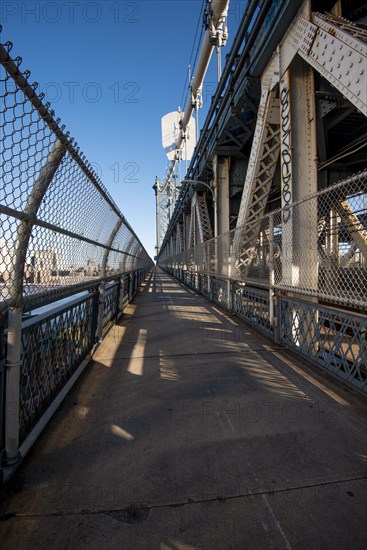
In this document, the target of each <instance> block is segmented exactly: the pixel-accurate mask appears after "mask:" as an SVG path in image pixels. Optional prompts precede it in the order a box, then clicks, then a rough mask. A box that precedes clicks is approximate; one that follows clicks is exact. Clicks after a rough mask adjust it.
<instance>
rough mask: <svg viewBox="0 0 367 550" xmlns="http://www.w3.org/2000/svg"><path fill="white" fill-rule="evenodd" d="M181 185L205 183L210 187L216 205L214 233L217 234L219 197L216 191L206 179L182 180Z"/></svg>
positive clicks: (206, 186) (204, 184)
mask: <svg viewBox="0 0 367 550" xmlns="http://www.w3.org/2000/svg"><path fill="white" fill-rule="evenodd" d="M181 185H203V186H204V187H205V188H206V189H209V191H210V192H211V194H212V197H213V206H214V226H215V227H214V235H216V234H217V199H216V196H215V193H214V189H213V188H212V187H210V185H208V184H207V183H205V181H200V180H182V181H181Z"/></svg>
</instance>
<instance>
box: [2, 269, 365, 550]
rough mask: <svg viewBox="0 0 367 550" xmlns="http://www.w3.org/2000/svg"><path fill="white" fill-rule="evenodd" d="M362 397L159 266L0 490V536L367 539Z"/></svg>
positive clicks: (100, 540) (107, 545)
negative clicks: (18, 466) (8, 483)
mask: <svg viewBox="0 0 367 550" xmlns="http://www.w3.org/2000/svg"><path fill="white" fill-rule="evenodd" d="M365 412H366V404H365V402H364V401H363V399H362V398H360V397H358V396H356V395H354V394H353V393H352V392H351V391H349V390H345V389H344V388H342V386H341V384H340V383H336V382H334V381H332V380H331V379H329V378H328V377H327V376H326V375H325V376H324V375H323V374H322V373H319V372H317V371H316V370H315V369H313V368H310V367H308V366H306V365H303V364H302V360H298V359H297V358H296V357H295V356H293V355H291V354H289V353H288V352H286V351H285V350H284V349H283V348H282V346H281V345H275V344H274V343H273V342H272V341H271V340H269V339H266V338H265V337H263V336H260V335H259V334H257V333H256V332H254V331H253V330H252V329H250V328H249V327H248V326H247V325H246V324H245V323H243V322H242V321H241V320H239V319H237V318H236V317H233V316H232V315H230V314H227V313H225V312H224V311H222V310H220V309H219V308H217V307H216V306H214V305H213V304H211V303H210V302H209V301H208V300H206V299H205V298H203V297H201V296H198V295H196V294H195V293H193V292H192V291H190V290H188V289H186V288H184V287H183V286H181V285H180V284H179V283H178V282H177V281H175V280H174V279H173V278H171V277H170V276H168V275H167V274H165V273H164V272H162V271H161V270H159V269H158V268H156V269H155V270H154V271H153V272H152V274H151V276H150V277H149V278H148V279H147V280H146V282H145V283H144V285H143V287H142V289H141V291H140V292H139V293H138V295H137V297H136V299H135V300H134V302H133V303H132V304H130V305H129V306H128V307H127V308H126V311H125V313H124V315H123V317H122V319H121V320H120V322H119V323H118V324H117V325H116V326H114V327H113V328H112V329H111V330H110V332H109V333H108V335H107V337H106V338H105V340H104V341H103V343H102V344H101V346H100V347H99V349H98V350H97V352H96V353H95V355H94V357H93V361H92V362H91V363H90V364H89V365H88V367H87V368H86V370H85V371H84V373H83V375H82V376H81V377H80V379H79V380H78V382H77V383H76V385H75V386H74V387H73V389H72V390H71V392H70V393H69V395H68V396H67V398H66V399H65V401H64V402H63V404H62V406H61V408H60V409H59V410H58V412H57V413H56V415H55V416H54V418H53V419H52V421H51V422H50V423H49V425H48V426H47V428H46V429H45V430H44V432H43V433H42V435H41V437H40V438H39V440H38V441H37V442H36V444H35V445H34V447H33V449H32V451H31V452H30V454H29V456H28V457H27V458H26V459H25V461H24V463H23V464H22V465H21V467H20V468H19V470H18V472H17V474H16V476H15V478H14V480H13V482H12V484H11V486H10V487H9V488H8V490H7V491H6V492H5V493H4V494H3V495H2V497H1V503H0V504H1V510H0V511H1V520H2V521H0V541H1V542H0V546H1V548H2V550H8V549H9V550H10V549H12V550H13V549H17V550H26V549H27V550H28V549H30V548H39V549H46V548H53V549H70V550H71V549H73V550H74V549H78V550H81V549H87V550H94V549H95V550H97V549H98V550H103V549H113V550H115V549H116V550H117V549H123V550H125V549H129V550H130V549H131V550H137V549H144V550H150V549H152V550H156V549H157V550H192V549H197V550H217V549H218V550H222V549H223V550H226V549H241V550H242V549H249V550H252V549H276V550H278V549H283V548H284V549H288V550H289V549H303V548H304V549H307V550H311V549H315V550H320V549H322V550H327V549H329V548H330V549H336V548H337V549H340V550H347V549H350V550H359V549H362V548H366V547H367V532H366V521H365V520H366V510H367V501H366V495H367V487H366V479H367V468H366V465H367V454H366V427H365Z"/></svg>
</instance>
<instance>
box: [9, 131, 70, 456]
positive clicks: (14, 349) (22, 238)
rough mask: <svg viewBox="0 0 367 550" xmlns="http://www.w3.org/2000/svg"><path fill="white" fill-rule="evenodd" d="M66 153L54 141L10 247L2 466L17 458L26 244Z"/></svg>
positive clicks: (63, 147) (64, 149) (61, 146)
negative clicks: (3, 462)
mask: <svg viewBox="0 0 367 550" xmlns="http://www.w3.org/2000/svg"><path fill="white" fill-rule="evenodd" d="M65 152H66V148H65V145H64V144H62V143H61V141H59V140H57V141H56V142H55V144H54V147H53V149H52V151H51V152H50V154H49V155H48V158H47V161H46V163H45V165H44V166H43V168H42V169H41V171H40V174H39V176H38V178H37V180H36V182H35V184H34V186H33V188H32V191H31V192H30V194H29V196H28V199H27V204H26V206H25V209H24V214H25V216H24V218H23V219H22V220H21V221H20V223H19V226H18V230H17V235H16V240H15V243H14V260H13V265H12V270H11V273H10V293H11V297H12V301H13V303H14V304H15V305H14V306H13V307H11V308H10V309H9V312H8V338H7V361H6V381H5V462H6V464H13V463H15V462H16V461H17V460H18V458H19V450H18V449H19V410H20V367H21V361H22V313H23V280H24V269H25V262H26V255H27V250H28V243H29V239H30V236H31V233H32V227H33V225H34V222H35V220H36V218H37V213H38V210H39V208H40V206H41V203H42V200H43V197H44V196H45V193H46V191H47V189H48V187H49V185H50V183H51V181H52V178H53V177H54V175H55V173H56V171H57V169H58V167H59V165H60V163H61V161H62V159H63V157H64V155H65Z"/></svg>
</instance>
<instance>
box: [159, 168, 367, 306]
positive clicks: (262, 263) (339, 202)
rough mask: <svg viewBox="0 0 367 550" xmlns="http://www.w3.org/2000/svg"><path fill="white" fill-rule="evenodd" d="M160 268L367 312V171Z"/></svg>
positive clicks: (219, 238) (177, 256)
mask: <svg viewBox="0 0 367 550" xmlns="http://www.w3.org/2000/svg"><path fill="white" fill-rule="evenodd" d="M243 243H246V245H244V244H243ZM159 263H160V265H161V266H162V267H167V268H172V269H183V270H187V271H194V272H200V273H203V274H206V275H209V276H215V277H219V278H225V279H227V278H228V279H231V280H233V281H243V282H245V283H247V284H253V285H256V286H258V287H262V286H263V287H265V288H269V287H274V288H275V289H277V290H279V291H284V292H291V293H296V294H298V295H302V296H305V297H311V296H313V297H317V298H319V299H320V300H323V301H325V302H329V303H333V304H339V305H343V306H350V307H355V308H359V309H360V310H362V311H366V310H367V171H364V172H361V173H359V174H356V175H354V176H352V177H348V178H347V179H345V180H343V181H340V182H338V183H336V184H333V185H331V186H329V187H328V188H326V189H324V190H322V191H320V192H318V193H316V194H314V195H312V196H309V197H307V198H305V199H304V200H302V201H300V202H298V203H294V204H291V205H288V206H287V207H286V208H283V209H281V210H277V211H275V212H272V213H270V214H268V215H266V216H264V217H263V218H262V219H261V220H259V221H256V222H255V223H254V224H251V225H244V226H242V227H239V228H237V229H235V230H233V231H230V232H228V233H225V234H223V235H220V236H219V237H217V238H215V239H211V240H209V241H206V242H204V243H203V244H201V245H199V246H196V247H195V248H191V249H188V250H186V251H184V252H182V253H181V254H178V255H176V256H172V257H170V258H166V259H165V258H160V261H159Z"/></svg>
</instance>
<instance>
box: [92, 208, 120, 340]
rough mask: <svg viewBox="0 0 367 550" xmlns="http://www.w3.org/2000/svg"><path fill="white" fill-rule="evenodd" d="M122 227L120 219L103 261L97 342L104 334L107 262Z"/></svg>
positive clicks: (109, 240) (111, 236)
mask: <svg viewBox="0 0 367 550" xmlns="http://www.w3.org/2000/svg"><path fill="white" fill-rule="evenodd" d="M121 225H122V219H121V218H120V219H118V220H117V222H116V224H115V227H114V228H113V230H112V232H111V235H110V237H109V239H108V242H107V247H108V248H106V249H105V251H104V254H103V259H102V269H101V270H102V273H101V276H102V281H101V284H100V286H99V293H98V295H99V306H98V320H97V331H96V340H97V341H101V340H102V332H103V316H104V303H105V293H106V271H107V261H108V256H109V254H110V248H111V247H112V244H113V241H114V240H115V237H116V235H117V232H118V230H119V229H120V227H121Z"/></svg>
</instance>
